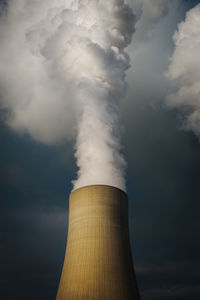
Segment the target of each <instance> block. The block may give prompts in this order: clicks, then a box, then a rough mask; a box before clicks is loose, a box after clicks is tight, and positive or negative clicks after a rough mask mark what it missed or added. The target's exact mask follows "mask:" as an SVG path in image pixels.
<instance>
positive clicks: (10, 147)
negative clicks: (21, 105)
mask: <svg viewBox="0 0 200 300" xmlns="http://www.w3.org/2000/svg"><path fill="white" fill-rule="evenodd" d="M16 1H17V0H16ZM1 2H2V1H1ZM198 3H200V1H197V0H195V1H194V0H188V1H187V0H129V4H130V5H131V6H132V8H133V10H134V13H135V15H136V20H137V23H136V30H135V33H134V35H133V39H132V43H131V45H130V46H129V48H128V53H129V55H130V57H131V64H132V66H131V68H130V69H129V71H128V73H127V82H128V89H127V94H126V97H125V99H123V101H122V102H121V106H120V118H121V126H122V145H123V146H122V147H123V152H124V156H125V158H126V161H127V173H126V181H127V192H128V196H129V222H130V236H131V243H132V249H133V251H132V252H133V257H134V265H135V270H136V275H137V279H138V284H139V288H140V292H141V296H142V300H165V299H166V300H179V299H181V300H199V299H200V284H199V282H200V239H199V236H200V218H199V211H200V201H199V199H200V143H199V137H198V136H199V132H198V124H199V123H198V119H197V121H196V119H195V120H194V119H191V118H190V119H189V116H190V115H192V112H193V111H195V112H197V114H198V111H199V110H198V104H197V102H198V101H197V100H199V97H200V96H199V94H198V92H197V95H198V99H196V98H195V97H196V96H195V95H196V94H195V95H194V93H192V94H188V95H187V99H185V98H184V97H185V94H184V97H183V96H180V95H178V96H177V94H176V93H177V91H179V89H181V88H182V85H183V83H182V81H181V80H182V78H184V80H183V81H184V84H185V82H186V83H187V84H188V85H191V84H192V83H193V81H194V82H197V85H199V82H200V81H199V80H200V76H199V74H200V71H199V65H198V70H197V71H196V73H195V74H193V69H195V62H198V59H199V56H200V54H199V53H200V52H198V51H197V53H196V52H195V50H194V49H196V48H193V50H192V49H191V51H192V53H193V55H192V57H194V61H192V62H191V60H189V63H188V65H189V66H190V65H191V63H193V64H192V67H191V69H189V79H190V80H191V82H192V83H191V82H190V81H189V83H188V81H187V80H189V79H187V76H186V75H188V74H186V75H185V73H184V75H183V76H182V75H181V76H182V77H181V79H180V78H178V79H177V77H176V76H178V75H174V74H175V71H176V70H175V71H173V70H172V71H171V73H170V71H169V72H168V70H169V65H170V64H173V63H174V64H175V63H176V62H177V58H176V57H175V58H174V61H175V60H176V61H175V62H174V61H173V59H171V61H170V57H172V55H173V53H174V50H175V43H176V40H173V35H174V32H175V31H176V30H177V28H178V27H177V26H178V24H179V23H180V22H182V21H185V18H186V13H187V12H188V11H189V10H191V9H192V8H193V7H195V6H196V5H198ZM195 12H196V11H195ZM27 13H28V12H27ZM191 19H192V17H191ZM194 19H195V20H196V21H197V23H195V22H196V21H195V22H194V23H192V25H193V26H194V27H195V26H196V24H198V22H200V13H199V10H197V13H196V18H194ZM1 22H2V21H1ZM189 22H190V20H189V21H188V23H189ZM188 23H187V24H188ZM1 24H2V23H1ZM187 28H189V29H187V30H189V31H187V30H186V31H187V32H189V36H193V35H192V32H191V33H190V27H189V26H188V27H187ZM195 29H196V30H197V33H198V35H199V36H200V26H199V27H198V26H197V27H195ZM184 30H185V29H184V28H183V29H179V32H181V33H182V32H183V31H184ZM194 31H195V30H194ZM175 39H176V38H175ZM192 41H193V40H192ZM191 43H192V42H191ZM196 45H197V46H196V47H200V46H199V45H200V44H199V42H198V41H197V44H196ZM186 48H187V47H185V46H184V49H186ZM0 49H2V48H0ZM199 49H200V48H199ZM186 50H187V49H186ZM186 50H184V51H186ZM191 51H189V53H190V54H191ZM182 53H183V52H181V51H180V53H178V57H181V55H182ZM184 53H185V52H184ZM197 56H198V57H197ZM187 57H188V56H187ZM0 58H2V55H1V54H0ZM20 59H21V58H20ZM195 59H196V60H195ZM185 61H186V58H185V57H184V55H183V60H182V62H181V65H184V67H186V73H187V65H186V64H185ZM176 66H177V65H175V67H174V68H176ZM0 68H1V67H0ZM27 72H29V70H27ZM167 72H168V75H166V73H167ZM182 72H183V71H182ZM169 73H170V74H169ZM197 75H198V76H199V77H198V76H197ZM173 76H175V77H176V78H175V77H173ZM195 76H196V77H195ZM192 80H193V81H192ZM0 87H1V88H2V84H0ZM170 95H171V96H170ZM191 95H192V96H191ZM193 95H194V98H192V97H193ZM0 97H1V98H2V99H3V97H4V93H3V88H2V91H0ZM191 99H192V100H191ZM190 101H193V105H192V106H191V107H190ZM171 103H172V104H171ZM177 103H178V104H177ZM182 103H184V104H182ZM46 109H48V107H47V108H46ZM195 116H196V114H195ZM188 119H189V120H190V123H187V120H188ZM4 120H5V110H4V109H2V112H1V119H0V122H1V124H0V125H1V127H0V136H1V150H0V151H1V155H0V164H1V174H0V180H1V203H0V205H1V207H0V232H1V234H0V241H1V242H0V266H1V268H0V298H1V299H4V300H11V299H12V300H13V299H16V300H18V299H19V300H27V299H28V300H32V299H34V300H35V299H37V300H40V299H41V300H53V299H55V295H56V291H57V287H58V282H59V278H60V274H61V269H62V263H63V259H64V253H65V244H66V233H67V218H68V207H67V206H68V202H67V200H68V195H69V193H70V191H71V189H72V183H71V182H72V180H73V179H74V178H75V176H76V171H77V170H76V163H75V159H74V156H73V151H74V140H73V139H68V140H67V141H65V142H63V143H61V144H58V145H48V144H45V143H42V142H40V141H36V140H34V139H33V138H32V137H31V136H30V135H29V134H28V133H24V132H23V133H22V132H19V133H16V132H14V131H13V130H12V129H10V128H9V127H8V126H7V125H6V124H5V122H4ZM66 124H67V126H71V125H70V124H71V123H70V121H69V123H66ZM72 124H73V122H72ZM183 127H184V128H183ZM66 130H67V131H68V130H69V129H66ZM70 130H71V129H70Z"/></svg>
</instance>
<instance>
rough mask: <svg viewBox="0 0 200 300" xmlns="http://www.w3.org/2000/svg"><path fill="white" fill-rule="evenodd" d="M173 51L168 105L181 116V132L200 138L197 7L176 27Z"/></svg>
mask: <svg viewBox="0 0 200 300" xmlns="http://www.w3.org/2000/svg"><path fill="white" fill-rule="evenodd" d="M173 40H174V44H175V50H174V53H173V55H172V57H171V62H170V65H169V70H168V73H167V77H168V78H169V79H170V80H171V82H172V85H173V86H174V90H175V91H174V92H172V93H171V94H170V95H169V96H168V100H167V104H168V105H169V107H171V108H178V109H180V111H181V112H182V128H183V129H185V130H192V131H193V132H194V133H195V134H196V135H197V136H198V137H199V136H200V84H199V82H200V55H199V53H200V5H197V6H195V7H194V8H192V9H191V10H190V11H189V12H188V13H187V15H186V19H185V20H184V21H183V22H181V23H180V24H179V25H178V30H177V31H176V32H175V34H174V37H173Z"/></svg>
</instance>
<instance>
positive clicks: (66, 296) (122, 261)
mask: <svg viewBox="0 0 200 300" xmlns="http://www.w3.org/2000/svg"><path fill="white" fill-rule="evenodd" d="M138 299H140V297H139V293H138V288H137V283H136V279H135V274H134V270H133V263H132V258H131V249H130V242H129V230H128V199H127V195H126V193H124V192H123V191H121V190H119V189H117V188H115V187H111V186H106V185H91V186H85V187H82V188H79V189H77V190H75V191H73V192H72V193H71V195H70V200H69V226H68V238H67V249H66V255H65V260H64V265H63V270H62V276H61V280H60V285H59V289H58V294H57V297H56V300H138Z"/></svg>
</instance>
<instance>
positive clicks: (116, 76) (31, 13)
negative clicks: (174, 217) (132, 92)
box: [0, 0, 134, 189]
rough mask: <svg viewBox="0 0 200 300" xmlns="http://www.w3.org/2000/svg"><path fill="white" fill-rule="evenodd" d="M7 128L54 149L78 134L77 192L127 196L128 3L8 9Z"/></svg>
mask: <svg viewBox="0 0 200 300" xmlns="http://www.w3.org/2000/svg"><path fill="white" fill-rule="evenodd" d="M0 28H1V29H0V39H1V46H0V59H1V63H2V66H1V70H0V85H1V91H2V96H1V106H2V108H3V109H4V110H5V111H6V112H7V114H6V122H7V124H8V125H9V126H10V127H11V128H13V129H14V130H16V131H24V132H28V133H29V134H30V135H31V136H32V137H33V138H35V139H36V140H38V141H41V142H44V143H49V144H54V143H57V142H60V141H63V140H65V139H67V138H71V137H72V136H73V135H74V132H76V150H75V156H76V159H77V165H78V168H79V171H78V179H77V180H76V181H74V187H75V188H77V187H80V186H83V185H88V184H95V183H96V184H109V185H113V186H117V187H119V188H121V189H125V183H124V176H123V175H124V174H123V173H124V166H125V162H124V159H123V157H122V155H121V154H120V138H119V124H118V121H119V120H118V119H119V117H118V102H119V101H120V99H121V98H122V97H123V95H124V92H125V88H126V84H125V72H126V70H127V68H128V67H129V57H128V55H127V54H126V53H125V52H124V48H125V47H126V46H127V45H128V44H129V43H130V41H131V36H132V34H133V31H134V18H133V14H132V11H131V9H130V8H129V7H128V6H127V5H126V4H125V3H124V0H109V1H103V0H100V1H98V0H79V1H78V0H45V1H37V0H32V1H28V0H15V1H8V6H7V8H6V12H4V13H3V14H2V16H1V21H0Z"/></svg>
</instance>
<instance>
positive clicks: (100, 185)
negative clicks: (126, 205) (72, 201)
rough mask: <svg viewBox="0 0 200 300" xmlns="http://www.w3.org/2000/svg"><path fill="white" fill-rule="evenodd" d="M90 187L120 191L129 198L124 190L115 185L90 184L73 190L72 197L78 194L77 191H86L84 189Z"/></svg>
mask: <svg viewBox="0 0 200 300" xmlns="http://www.w3.org/2000/svg"><path fill="white" fill-rule="evenodd" d="M89 187H110V188H113V189H116V190H119V191H120V192H122V193H124V194H125V195H126V196H127V197H128V194H127V193H126V192H125V191H124V190H122V189H120V188H118V187H116V186H114V185H109V184H101V183H96V184H88V185H84V186H80V187H78V188H76V189H73V190H72V191H71V193H70V195H72V194H73V193H74V192H76V191H79V190H81V189H84V188H89Z"/></svg>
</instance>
